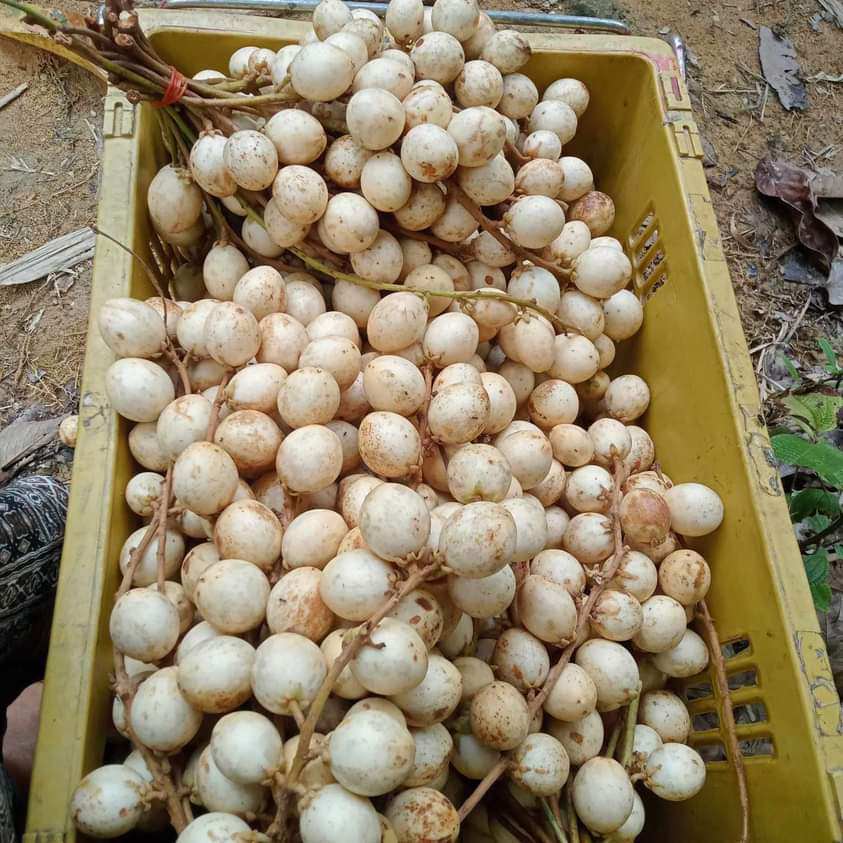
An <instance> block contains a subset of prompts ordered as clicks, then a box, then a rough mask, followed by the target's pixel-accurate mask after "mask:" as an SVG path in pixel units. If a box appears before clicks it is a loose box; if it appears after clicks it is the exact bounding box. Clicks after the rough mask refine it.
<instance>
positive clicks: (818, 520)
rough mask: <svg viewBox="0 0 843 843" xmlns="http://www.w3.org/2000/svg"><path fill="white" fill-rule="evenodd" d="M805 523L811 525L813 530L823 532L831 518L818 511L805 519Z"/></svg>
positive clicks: (813, 531)
mask: <svg viewBox="0 0 843 843" xmlns="http://www.w3.org/2000/svg"><path fill="white" fill-rule="evenodd" d="M805 524H807V525H808V527H810V529H811V532H812V533H814V534H816V533H821V532H822V531H823V530H824V529H825V528H826V527H828V525H829V524H831V519H830V518H829V517H828V516H827V515H823V514H822V513H818V514H817V515H811V516H810V517H808V518H806V519H805Z"/></svg>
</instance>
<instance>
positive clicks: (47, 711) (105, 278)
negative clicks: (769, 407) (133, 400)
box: [25, 11, 843, 843]
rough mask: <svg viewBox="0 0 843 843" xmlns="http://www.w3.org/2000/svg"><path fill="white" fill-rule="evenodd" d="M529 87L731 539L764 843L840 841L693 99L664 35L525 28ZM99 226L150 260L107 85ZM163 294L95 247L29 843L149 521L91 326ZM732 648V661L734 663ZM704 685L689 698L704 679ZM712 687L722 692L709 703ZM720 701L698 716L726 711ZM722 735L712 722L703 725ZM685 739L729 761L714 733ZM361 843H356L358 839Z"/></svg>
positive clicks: (730, 786)
mask: <svg viewBox="0 0 843 843" xmlns="http://www.w3.org/2000/svg"><path fill="white" fill-rule="evenodd" d="M142 20H143V22H144V26H145V27H146V29H147V31H148V33H149V34H150V36H151V38H152V41H153V42H154V44H155V45H156V47H157V48H158V49H159V51H160V52H161V53H162V55H164V56H165V58H167V60H168V61H172V62H175V63H176V64H177V65H178V66H179V68H180V69H181V70H182V71H183V72H185V73H187V74H193V73H195V72H196V71H198V70H199V69H201V68H204V67H217V68H225V67H226V64H227V59H228V56H229V55H230V54H231V53H232V51H233V50H234V49H236V48H237V47H240V46H243V45H246V44H259V45H262V46H268V47H272V48H278V47H280V46H281V45H282V44H284V43H286V42H291V41H296V40H297V39H298V38H299V37H300V36H301V35H302V34H303V33H304V31H305V27H306V26H307V24H304V23H301V22H291V21H281V20H272V19H267V18H262V17H261V18H257V17H248V16H242V15H230V14H218V13H199V12H194V13H190V12H163V11H145V12H143V13H142ZM529 37H530V41H531V43H532V46H533V50H534V56H533V59H532V60H531V62H530V64H529V66H528V67H527V68H526V72H527V73H528V74H529V75H530V76H532V78H533V79H534V80H535V82H536V84H537V85H538V86H539V88H540V89H541V88H543V87H544V86H545V85H547V84H548V83H549V82H550V81H552V80H553V79H556V78H558V77H560V76H574V77H576V78H578V79H582V80H583V81H584V82H585V83H586V84H587V85H588V87H589V89H590V90H591V95H592V99H591V105H590V106H589V109H588V111H587V112H586V114H585V116H584V118H583V119H582V121H581V122H580V129H579V131H578V133H577V137H576V139H575V140H574V142H573V143H572V144H571V145H570V147H568V148H566V151H570V152H571V153H572V154H576V155H581V156H582V157H583V158H585V159H586V160H587V161H588V162H589V163H590V164H591V166H592V167H593V168H594V171H595V173H596V175H597V179H598V183H599V186H600V187H601V189H603V190H605V191H606V192H608V193H609V194H610V195H611V196H612V197H613V198H614V200H615V204H616V206H617V218H616V221H615V226H614V231H613V232H612V233H613V234H615V235H616V236H618V237H619V238H621V239H622V240H623V242H624V243H625V244H626V246H627V248H628V251H629V253H630V255H631V256H632V258H633V263H634V266H635V281H636V284H637V286H638V288H639V290H640V291H641V293H642V295H643V296H644V298H645V299H646V319H645V321H644V327H643V329H642V330H641V331H640V333H639V334H638V335H637V336H636V337H635V338H634V339H633V340H631V341H628V342H626V343H624V344H623V345H622V348H621V354H620V358H621V359H619V361H618V363H617V364H616V366H615V368H616V369H618V370H619V371H633V372H637V373H639V374H641V375H642V376H643V377H644V378H645V379H646V380H647V382H648V383H649V384H650V388H651V390H652V404H651V408H650V410H649V412H648V414H647V417H646V419H645V422H646V426H647V428H648V429H649V431H650V432H651V433H652V435H653V438H654V439H655V441H656V443H657V446H658V458H659V460H660V462H661V464H662V466H663V467H664V470H665V471H666V472H667V473H668V474H669V475H670V476H672V477H673V478H674V479H676V480H685V479H694V480H699V481H702V482H704V483H707V484H709V485H710V486H712V487H713V488H715V489H716V490H717V491H718V492H719V493H720V495H721V496H722V497H723V500H724V501H725V504H726V518H725V520H724V522H723V526H722V528H721V529H720V530H718V531H717V532H716V533H715V534H714V535H712V536H709V537H706V538H705V539H703V540H700V541H698V542H695V547H697V548H698V549H699V550H700V551H701V552H702V553H703V554H704V555H705V556H706V558H707V559H708V560H709V562H710V563H711V567H712V570H713V586H712V590H711V594H710V596H709V604H710V607H711V611H712V614H713V616H714V619H715V622H716V624H717V628H718V630H719V633H720V636H721V639H722V640H723V641H724V642H742V643H739V644H738V646H737V647H735V648H733V649H734V650H735V651H736V654H735V655H734V656H733V657H731V658H729V660H728V661H727V670H728V673H729V676H730V681H731V683H732V685H733V687H735V690H734V691H733V693H732V698H733V701H734V703H735V705H736V706H737V707H738V713H739V714H740V709H741V707H744V706H747V707H748V708H747V709H746V710H747V711H748V712H750V713H751V715H752V718H753V719H754V721H755V722H753V723H750V724H745V725H740V726H739V727H738V732H739V737H740V739H741V741H742V742H743V745H744V746H745V748H746V750H747V753H750V754H748V756H747V757H746V770H747V777H748V782H749V791H750V797H751V800H752V817H751V830H752V840H754V841H760V842H763V843H778V841H781V843H793V841H810V843H827V842H828V841H838V840H840V839H841V830H840V819H841V797H843V737H842V736H841V716H840V714H841V712H840V702H839V699H838V697H837V694H836V692H835V688H834V683H833V681H832V676H831V671H830V669H829V664H828V659H827V655H826V651H825V647H824V645H823V641H822V638H821V637H820V634H819V630H818V627H817V622H816V618H815V615H814V610H813V607H812V604H811V598H810V595H809V592H808V587H807V584H806V581H805V577H804V574H803V572H802V562H801V559H800V556H799V552H798V549H797V546H796V543H795V541H794V538H793V533H792V529H791V525H790V521H789V518H788V513H787V508H786V505H785V500H784V496H783V492H782V487H781V484H780V483H779V479H778V476H777V473H776V469H775V467H774V464H773V459H772V454H771V451H770V445H769V440H768V438H767V433H766V430H765V428H764V426H763V423H762V421H761V416H760V406H759V400H758V395H757V391H756V385H755V379H754V375H753V371H752V367H751V365H750V360H749V356H748V354H747V349H746V344H745V341H744V337H743V333H742V331H741V324H740V320H739V318H738V312H737V309H736V307H735V300H734V296H733V293H732V286H731V282H730V279H729V273H728V270H727V267H726V262H725V259H724V256H723V252H722V249H721V243H720V234H719V232H718V230H717V224H716V221H715V217H714V213H713V210H712V206H711V198H710V196H709V193H708V189H707V187H706V181H705V177H704V175H703V169H702V166H701V163H700V159H701V158H702V147H701V144H700V137H699V134H698V132H697V129H696V126H695V124H694V120H693V115H692V113H691V106H690V102H689V100H688V95H687V92H686V90H685V86H684V85H683V83H682V81H681V80H680V78H679V75H678V73H677V69H676V65H675V63H674V60H673V56H672V54H671V52H670V49H669V48H668V47H667V45H665V44H664V43H662V42H661V41H657V40H651V39H645V38H632V37H622V36H602V35H584V36H580V35H561V34H553V35H531V36H529ZM104 137H105V148H104V160H103V184H102V191H101V199H100V207H99V225H100V226H101V227H102V229H103V230H105V231H107V232H109V233H110V234H112V235H114V236H115V237H117V238H118V239H120V240H121V241H123V242H125V243H127V244H128V245H130V246H132V247H133V248H135V249H136V250H138V251H139V252H140V253H142V254H146V251H147V250H146V239H147V228H148V222H147V217H146V207H145V195H146V188H147V185H148V184H149V181H150V179H151V178H152V176H153V174H154V172H155V171H156V169H157V167H158V166H160V164H161V163H162V162H163V151H162V148H161V144H160V139H159V136H158V133H157V130H156V122H155V119H154V116H153V114H152V112H151V111H150V110H149V109H147V108H133V107H132V106H131V105H129V104H128V103H127V102H126V100H125V99H124V98H123V97H122V95H120V94H119V92H111V93H110V94H109V96H108V100H107V104H106V112H105V129H104ZM150 293H151V290H150V289H149V288H148V287H147V285H146V281H145V280H144V276H143V272H142V271H141V270H140V269H139V267H138V266H136V265H133V263H132V260H131V259H130V258H129V257H128V256H127V255H126V254H125V253H124V252H123V251H122V250H120V249H119V248H117V247H116V246H115V245H114V244H113V243H110V242H108V241H107V240H105V239H102V238H101V239H100V240H99V241H98V244H97V253H96V261H95V265H94V285H93V294H92V299H91V313H92V317H91V327H90V330H89V336H88V351H87V357H86V360H85V370H84V377H83V381H82V398H81V406H80V419H81V425H80V434H79V444H78V446H77V449H76V460H75V465H74V473H73V487H72V495H71V501H70V513H69V518H68V523H67V534H66V539H65V547H64V555H63V559H62V566H61V578H60V582H59V592H58V599H57V603H56V611H55V619H54V622H53V633H52V635H53V637H52V642H51V648H50V656H49V662H48V668H47V683H46V690H45V694H44V703H43V711H42V720H41V733H40V736H39V743H38V753H37V758H36V765H35V772H34V777H33V781H32V794H31V797H30V803H29V815H28V821H27V834H26V838H25V840H26V841H27V843H36V841H38V843H46V842H47V841H59V840H62V841H63V840H67V841H68V842H69V843H72V841H74V840H75V838H76V832H75V830H74V828H73V825H72V823H71V821H70V818H69V816H68V802H69V799H70V795H71V793H72V792H73V789H74V787H75V786H76V784H77V782H78V781H79V779H80V777H81V776H82V775H83V774H84V773H85V772H87V771H88V770H90V769H91V768H93V767H95V766H97V765H98V764H99V763H101V759H102V753H103V747H104V743H105V739H106V735H107V733H108V732H109V729H110V711H111V695H110V692H109V688H108V681H109V680H108V677H109V672H110V669H111V654H110V643H109V639H108V616H109V611H110V608H111V601H112V596H113V593H114V591H115V589H116V587H117V583H118V566H117V556H118V552H119V550H120V546H121V544H122V542H123V540H124V539H125V537H126V536H127V535H128V533H129V532H130V530H132V529H133V528H134V527H135V526H136V523H135V521H136V519H135V518H134V516H133V515H132V514H131V512H130V511H129V510H128V508H127V507H126V505H125V502H124V499H123V490H124V487H125V484H126V482H127V480H128V479H129V477H130V476H131V475H132V473H133V472H134V470H135V469H134V468H133V465H132V459H131V457H130V454H129V450H128V446H127V442H126V434H127V432H128V425H127V424H126V423H125V422H124V421H123V420H120V419H118V418H117V417H116V415H115V414H114V413H113V412H112V411H111V409H110V408H109V406H108V401H107V399H106V396H105V392H104V388H103V377H104V374H105V370H106V368H107V367H108V365H109V364H110V363H111V361H112V355H111V352H110V351H109V350H108V349H107V348H106V346H105V344H104V343H103V342H102V340H101V339H100V336H99V333H98V331H97V328H96V313H97V311H98V310H99V307H100V305H101V304H102V302H103V301H104V300H105V299H108V298H111V297H113V296H126V295H132V296H140V297H144V296H146V295H148V294H150ZM730 652H731V651H730ZM705 679H706V678H705V677H698V678H697V680H695V681H692V682H691V683H690V684H693V685H696V686H697V693H696V695H695V696H696V697H700V690H699V688H700V686H703V687H704V685H703V683H704V681H705ZM710 685H711V683H709V688H710ZM711 694H712V692H711V691H710V690H709V691H708V696H707V697H706V696H705V691H704V690H703V691H702V698H696V699H695V700H694V701H693V702H692V703H691V710H692V712H693V713H694V714H695V715H696V714H703V713H705V712H716V710H717V706H718V700H717V697H716V692H715V695H714V696H712V695H711ZM705 722H710V718H708V719H706V718H700V719H699V720H695V725H696V724H697V723H703V724H704V723H705ZM692 743H694V744H695V745H697V746H700V747H703V748H704V750H703V751H705V752H706V753H707V755H708V757H711V758H713V759H716V758H717V757H718V756H719V757H720V758H721V759H722V758H723V757H724V754H723V752H722V745H723V744H722V734H721V732H720V731H719V729H713V730H707V731H695V732H694V734H693V736H692ZM647 810H648V818H647V826H646V831H645V834H644V835H643V838H642V839H644V840H646V841H672V843H678V842H679V841H681V843H696V841H705V843H713V842H714V841H718V842H719V841H724V842H725V841H733V840H736V839H737V837H738V829H739V808H738V801H737V793H736V786H735V777H734V774H733V772H732V770H731V769H730V767H729V765H728V763H727V762H725V761H724V760H713V761H711V763H709V769H708V780H707V782H706V786H705V788H704V789H703V791H702V792H701V793H700V794H699V795H698V796H696V797H695V798H694V799H692V800H690V801H689V802H685V803H681V804H671V803H666V802H661V801H659V800H649V801H648V808H647ZM349 843H351V842H350V841H349Z"/></svg>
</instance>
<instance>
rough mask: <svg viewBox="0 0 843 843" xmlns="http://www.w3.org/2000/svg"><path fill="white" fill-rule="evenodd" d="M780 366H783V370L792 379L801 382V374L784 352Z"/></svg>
mask: <svg viewBox="0 0 843 843" xmlns="http://www.w3.org/2000/svg"><path fill="white" fill-rule="evenodd" d="M782 366H784V368H785V371H786V372H787V373H788V374H789V375H790V376H791V377H792V378H793V380H795V381H796V382H797V383H801V382H802V375H800V374H799V372H798V371H797V369H796V366H795V365H794V363H793V361H792V360H791V359H790V358H789V357H788V356H787V355H786V354H782Z"/></svg>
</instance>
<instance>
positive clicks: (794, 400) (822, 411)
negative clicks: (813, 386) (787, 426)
mask: <svg viewBox="0 0 843 843" xmlns="http://www.w3.org/2000/svg"><path fill="white" fill-rule="evenodd" d="M781 401H782V404H784V405H785V407H787V409H788V410H790V413H791V418H792V419H793V421H795V422H797V423H799V422H800V421H805V422H806V423H807V424H808V425H809V426H810V428H811V430H812V431H816V432H817V433H824V432H825V431H828V430H834V428H835V427H837V411H838V410H839V409H840V407H843V397H841V396H839V395H826V394H825V393H823V392H810V393H808V394H807V395H786V396H785V397H784V398H782V399H781ZM800 427H802V425H801V424H800Z"/></svg>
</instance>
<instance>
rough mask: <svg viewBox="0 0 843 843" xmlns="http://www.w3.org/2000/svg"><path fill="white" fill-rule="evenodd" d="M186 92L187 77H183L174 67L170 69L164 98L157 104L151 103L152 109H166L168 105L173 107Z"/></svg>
mask: <svg viewBox="0 0 843 843" xmlns="http://www.w3.org/2000/svg"><path fill="white" fill-rule="evenodd" d="M186 92H187V77H185V76H183V75H182V74H181V73H179V71H178V70H176V69H175V68H174V67H171V68H170V81H169V82H168V83H167V87H166V89H165V90H164V96H163V97H161V99H160V100H158V101H157V102H154V103H152V105H153V107H154V108H166V107H167V106H168V105H175V104H176V103H177V102H178V101H179V100H180V99H181V98H182V97H183V96H184V95H185V93H186Z"/></svg>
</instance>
